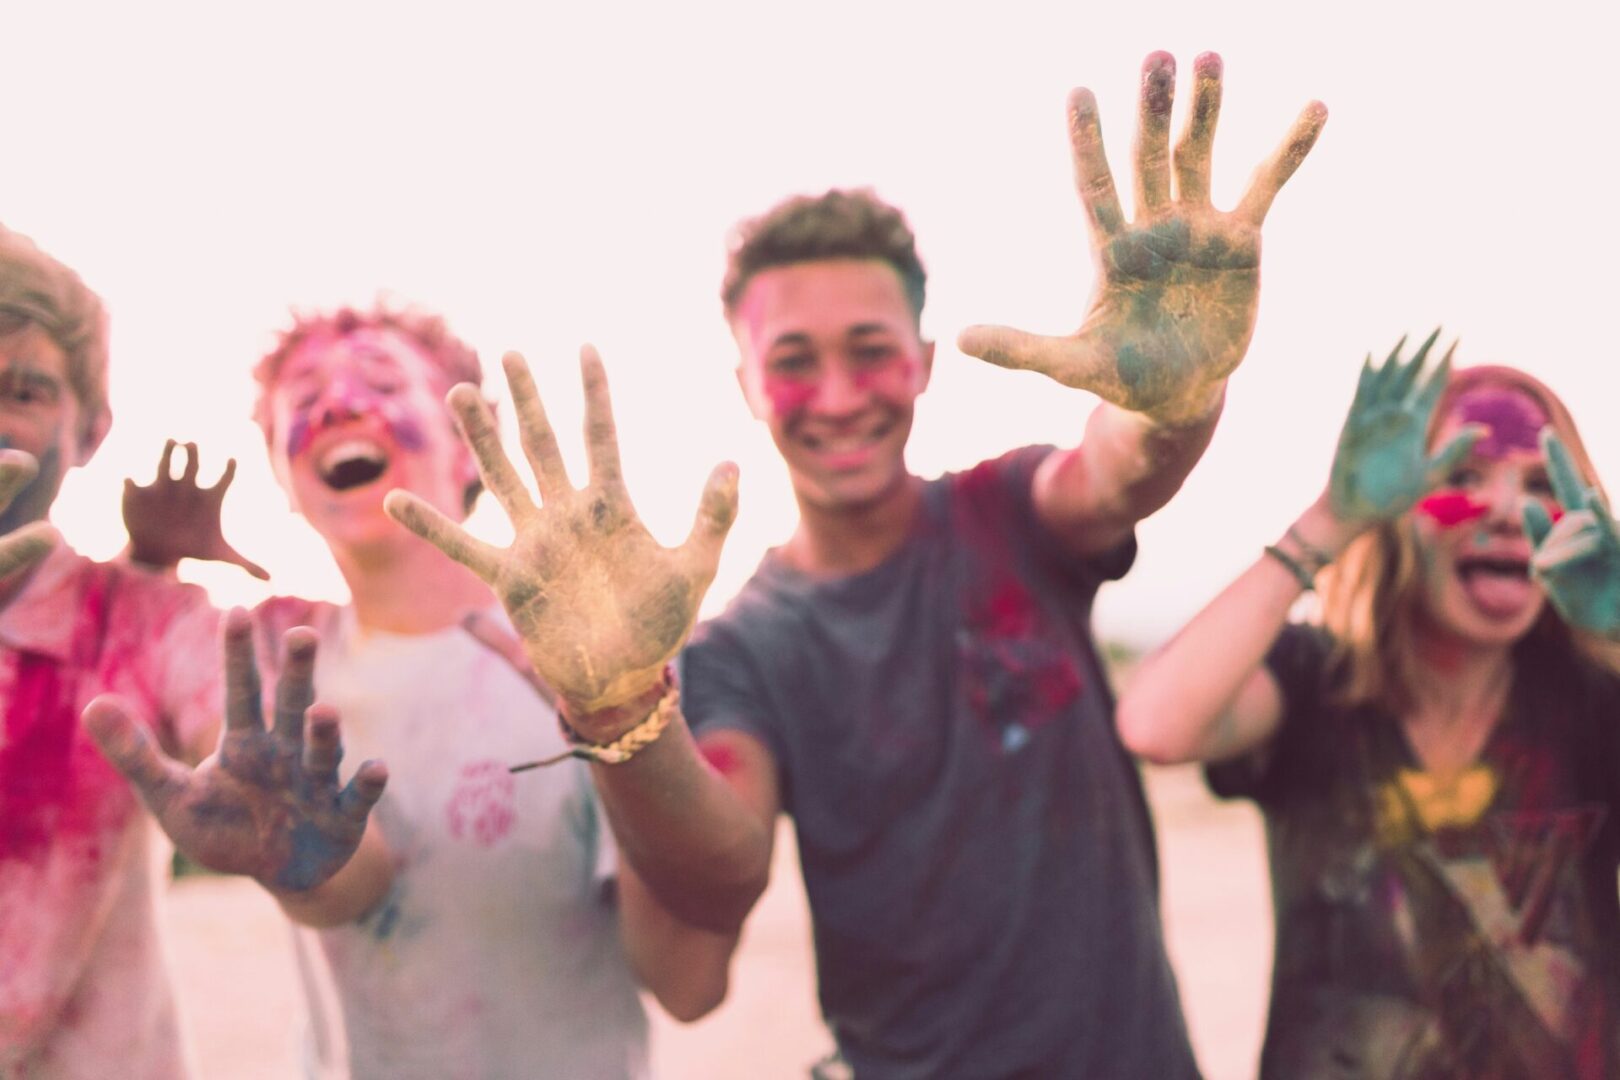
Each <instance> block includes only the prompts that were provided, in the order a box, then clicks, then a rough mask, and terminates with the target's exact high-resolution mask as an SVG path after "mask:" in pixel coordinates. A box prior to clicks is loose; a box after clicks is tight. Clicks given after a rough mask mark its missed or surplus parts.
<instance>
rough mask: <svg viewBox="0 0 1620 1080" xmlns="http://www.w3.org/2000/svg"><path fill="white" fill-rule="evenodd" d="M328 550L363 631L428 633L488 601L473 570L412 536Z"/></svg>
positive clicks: (459, 619)
mask: <svg viewBox="0 0 1620 1080" xmlns="http://www.w3.org/2000/svg"><path fill="white" fill-rule="evenodd" d="M332 555H333V557H334V558H336V559H337V563H338V569H339V570H340V571H342V573H343V580H344V581H345V582H347V583H348V586H349V593H350V595H351V596H352V597H353V604H354V613H355V619H356V621H357V622H358V623H359V624H360V627H361V628H362V629H364V630H380V631H384V632H386V633H391V634H430V633H433V632H434V631H437V630H443V629H444V628H446V627H449V626H454V625H456V624H457V623H459V622H460V621H461V619H462V618H463V617H464V616H465V615H466V614H467V613H468V612H469V611H474V610H476V609H478V608H482V607H487V606H488V605H489V604H490V603H491V602H492V600H493V597H492V596H491V595H490V591H489V587H488V586H486V585H485V584H484V583H483V582H482V581H480V580H479V579H478V577H477V576H476V575H474V574H473V572H472V571H470V570H468V569H467V568H466V567H464V566H462V565H461V564H460V563H457V562H453V561H452V560H450V559H448V558H446V557H445V556H444V555H443V554H442V553H441V552H439V551H438V549H436V548H434V547H432V546H431V545H429V544H427V543H425V542H423V541H421V540H418V539H416V538H415V537H402V538H401V539H400V540H399V541H398V542H391V543H388V544H386V545H377V546H375V547H369V548H367V549H365V550H363V551H355V550H339V549H336V548H334V549H333V551H332Z"/></svg>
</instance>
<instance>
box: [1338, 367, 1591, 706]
mask: <svg viewBox="0 0 1620 1080" xmlns="http://www.w3.org/2000/svg"><path fill="white" fill-rule="evenodd" d="M1484 386H1499V387H1502V388H1504V389H1507V390H1513V391H1517V392H1519V393H1522V394H1524V395H1525V396H1526V397H1528V398H1530V399H1531V400H1532V401H1534V402H1536V404H1538V405H1540V406H1541V408H1542V410H1543V411H1544V412H1545V413H1546V415H1547V419H1548V423H1550V424H1551V425H1552V428H1553V430H1554V431H1555V432H1557V434H1558V437H1559V439H1560V440H1562V442H1563V444H1564V446H1565V448H1566V449H1568V450H1569V454H1570V457H1571V458H1572V459H1573V460H1574V462H1575V465H1576V467H1577V468H1578V469H1579V470H1580V473H1581V476H1582V478H1583V479H1584V480H1585V482H1586V483H1587V485H1588V486H1595V487H1598V488H1599V489H1600V490H1601V482H1600V481H1599V480H1598V477H1597V470H1596V469H1594V468H1593V466H1592V459H1591V457H1590V456H1589V455H1588V454H1587V452H1586V446H1585V444H1584V443H1582V442H1581V437H1580V433H1579V432H1577V431H1576V430H1575V421H1574V420H1573V419H1572V418H1571V417H1570V415H1569V410H1568V409H1567V408H1565V407H1564V403H1563V402H1562V401H1560V400H1559V399H1558V396H1557V395H1556V394H1554V393H1553V392H1552V391H1551V390H1549V389H1548V388H1547V387H1546V386H1545V385H1544V384H1543V383H1542V382H1541V381H1540V380H1539V379H1536V378H1534V377H1532V376H1530V375H1527V374H1525V373H1524V372H1522V371H1519V370H1518V369H1517V368H1511V367H1503V366H1499V365H1494V364H1490V365H1480V366H1477V367H1468V368H1462V369H1460V370H1458V371H1455V372H1453V373H1452V376H1451V379H1450V381H1449V383H1448V384H1447V385H1446V389H1445V391H1444V392H1443V393H1442V394H1441V396H1440V400H1439V403H1438V404H1437V405H1436V406H1435V410H1434V416H1433V418H1432V419H1431V420H1430V425H1429V442H1430V443H1431V444H1432V443H1433V441H1434V435H1435V432H1436V430H1438V428H1439V426H1440V424H1441V423H1442V422H1443V421H1444V418H1445V417H1446V415H1447V414H1448V413H1449V412H1450V411H1451V408H1452V407H1453V406H1454V405H1455V404H1456V401H1457V399H1458V398H1459V397H1460V396H1462V395H1463V394H1465V393H1467V392H1469V391H1471V390H1476V389H1479V388H1481V387H1484ZM1420 577H1421V566H1420V562H1419V556H1418V547H1417V537H1416V534H1415V532H1414V530H1413V527H1412V520H1411V514H1410V512H1408V513H1407V514H1403V515H1402V516H1401V517H1399V518H1397V519H1396V520H1394V521H1390V522H1385V523H1384V524H1382V525H1380V526H1378V527H1377V528H1375V529H1372V530H1370V531H1369V532H1367V533H1364V534H1363V535H1361V536H1359V537H1357V538H1356V540H1355V541H1354V542H1352V543H1351V544H1350V546H1349V547H1347V548H1346V549H1345V550H1344V552H1343V554H1341V555H1340V556H1339V558H1338V559H1337V560H1336V561H1335V562H1334V563H1333V565H1332V566H1330V567H1328V569H1327V570H1326V571H1324V572H1323V574H1322V578H1321V582H1320V593H1321V597H1322V622H1323V624H1324V625H1325V626H1326V628H1327V629H1328V631H1329V632H1330V633H1331V634H1332V635H1333V637H1334V638H1335V640H1336V641H1337V642H1338V652H1337V653H1336V655H1335V666H1336V671H1337V672H1338V674H1339V675H1340V676H1341V678H1340V679H1339V680H1338V681H1337V689H1336V692H1335V697H1336V700H1337V703H1338V704H1341V705H1344V706H1347V707H1348V706H1356V705H1374V706H1377V707H1379V708H1382V709H1385V710H1388V711H1390V712H1394V713H1397V714H1398V713H1401V712H1404V711H1406V710H1407V709H1409V708H1410V707H1411V705H1412V703H1413V700H1414V691H1415V687H1416V684H1417V680H1418V672H1417V667H1416V662H1415V659H1414V657H1415V655H1416V649H1415V645H1416V625H1417V616H1418V612H1419V608H1420V606H1421V604H1422V583H1421V580H1420ZM1527 644H1529V645H1544V646H1547V647H1551V648H1553V649H1556V650H1558V651H1559V652H1560V653H1563V654H1567V653H1568V652H1570V651H1573V652H1574V653H1576V654H1577V655H1578V656H1580V657H1581V658H1583V659H1585V660H1587V661H1588V662H1590V663H1593V664H1596V665H1598V666H1600V667H1603V668H1607V669H1608V670H1610V671H1613V672H1616V673H1620V648H1617V647H1616V646H1615V645H1614V644H1613V643H1611V642H1608V641H1606V640H1605V639H1603V638H1600V637H1598V636H1597V635H1595V634H1591V633H1588V632H1586V631H1582V630H1578V629H1576V628H1574V627H1571V626H1569V625H1568V624H1567V623H1565V622H1564V620H1563V619H1562V618H1561V617H1560V616H1559V615H1558V613H1557V611H1555V610H1554V609H1553V607H1552V605H1551V604H1548V605H1547V606H1546V608H1545V609H1544V610H1543V611H1542V614H1541V617H1540V618H1539V619H1537V620H1536V623H1535V625H1534V626H1533V627H1531V628H1530V631H1529V632H1528V633H1527V634H1525V636H1524V637H1523V638H1521V639H1520V640H1519V641H1518V642H1516V643H1515V645H1514V652H1515V654H1517V653H1518V652H1519V650H1520V649H1521V647H1523V646H1525V645H1527Z"/></svg>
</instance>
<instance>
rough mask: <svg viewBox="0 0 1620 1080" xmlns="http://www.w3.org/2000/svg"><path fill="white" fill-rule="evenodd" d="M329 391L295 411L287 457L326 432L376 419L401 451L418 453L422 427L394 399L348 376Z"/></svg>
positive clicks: (288, 438) (289, 432) (300, 450)
mask: <svg viewBox="0 0 1620 1080" xmlns="http://www.w3.org/2000/svg"><path fill="white" fill-rule="evenodd" d="M333 381H334V384H335V385H334V386H333V387H332V389H331V390H330V391H329V392H327V393H325V394H323V395H322V396H321V397H320V398H318V399H317V400H315V401H313V402H311V403H310V404H309V405H308V406H302V407H300V408H298V409H297V410H296V411H294V413H293V415H292V418H291V419H290V420H289V421H288V424H287V457H288V459H289V460H290V459H294V458H296V457H298V455H300V454H302V453H303V452H304V451H306V450H308V449H309V448H310V445H311V444H312V443H313V442H314V441H315V439H316V438H317V437H318V436H320V435H322V434H324V433H325V432H326V431H327V430H328V429H330V428H332V427H335V426H337V425H339V424H343V423H346V422H348V421H351V420H354V419H357V418H360V417H366V416H375V417H377V418H378V419H379V420H381V421H382V423H383V427H384V429H385V430H386V431H387V432H388V435H389V437H390V438H392V439H393V441H394V443H395V445H397V446H398V447H399V448H400V449H401V450H407V451H411V450H420V449H422V447H423V446H425V445H426V443H427V440H426V439H425V438H424V437H423V435H422V427H421V424H420V423H419V422H418V421H417V418H416V417H415V416H414V415H412V414H411V413H410V412H409V411H408V410H407V409H406V408H405V407H404V406H403V404H402V403H401V402H400V401H398V400H397V399H394V398H391V397H388V396H386V395H384V394H381V393H378V392H377V391H375V390H373V389H371V388H370V387H367V386H363V385H357V380H356V379H354V378H353V377H352V376H350V375H339V376H337V377H336V378H335V379H334V380H333Z"/></svg>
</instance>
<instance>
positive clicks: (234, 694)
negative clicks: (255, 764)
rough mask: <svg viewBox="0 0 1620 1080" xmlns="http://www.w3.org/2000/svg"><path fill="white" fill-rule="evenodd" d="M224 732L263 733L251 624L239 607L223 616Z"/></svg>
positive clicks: (261, 703)
mask: <svg viewBox="0 0 1620 1080" xmlns="http://www.w3.org/2000/svg"><path fill="white" fill-rule="evenodd" d="M225 730H226V732H227V733H233V732H234V733H243V732H246V733H257V732H262V731H264V700H263V696H262V689H261V687H260V684H259V665H258V662H257V661H256V660H254V658H253V623H252V621H251V620H250V619H249V618H248V613H247V612H246V611H243V610H242V609H241V608H232V609H231V612H230V614H229V615H226V616H225Z"/></svg>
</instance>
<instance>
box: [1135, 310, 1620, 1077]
mask: <svg viewBox="0 0 1620 1080" xmlns="http://www.w3.org/2000/svg"><path fill="white" fill-rule="evenodd" d="M1436 333H1438V332H1436ZM1435 336H1436V335H1431V336H1430V338H1429V339H1428V341H1426V342H1424V344H1423V345H1422V347H1420V348H1419V349H1418V351H1417V353H1416V355H1415V356H1414V357H1413V358H1412V359H1411V360H1409V361H1407V360H1403V359H1402V358H1401V355H1400V347H1399V346H1397V347H1396V350H1395V352H1394V353H1392V354H1391V355H1390V357H1389V359H1388V360H1387V361H1386V362H1385V363H1384V364H1383V365H1382V366H1378V367H1375V366H1374V365H1373V364H1372V361H1371V358H1370V357H1369V359H1368V363H1367V365H1366V366H1365V367H1364V368H1363V370H1362V374H1361V380H1360V384H1359V386H1358V388H1357V391H1356V396H1355V400H1354V402H1353V403H1352V405H1351V407H1350V412H1349V416H1348V417H1347V419H1346V421H1345V425H1344V429H1343V432H1342V433H1341V435H1340V438H1339V446H1338V451H1337V453H1336V455H1335V457H1334V461H1333V466H1332V471H1331V476H1330V479H1329V482H1328V485H1327V488H1326V490H1325V491H1324V492H1323V493H1322V495H1321V497H1320V498H1318V499H1317V500H1316V501H1315V502H1314V503H1313V504H1312V505H1311V506H1310V507H1309V508H1307V509H1306V511H1305V512H1304V513H1303V514H1302V515H1301V516H1300V517H1299V518H1298V520H1297V521H1295V523H1294V524H1293V525H1291V526H1290V527H1289V528H1288V530H1287V531H1286V532H1285V534H1284V535H1283V536H1282V537H1281V538H1280V539H1278V541H1277V542H1276V543H1275V544H1273V545H1270V546H1268V547H1266V548H1265V549H1264V552H1263V554H1262V555H1261V556H1260V558H1259V559H1258V560H1257V561H1256V562H1255V564H1254V565H1253V566H1251V567H1250V568H1249V569H1248V570H1247V571H1245V572H1244V573H1243V574H1242V575H1241V576H1240V577H1238V578H1237V580H1235V581H1234V582H1232V583H1231V584H1230V585H1229V586H1227V588H1226V589H1225V590H1224V591H1223V592H1222V593H1221V594H1220V595H1219V596H1217V597H1216V598H1215V599H1214V600H1213V601H1211V603H1210V604H1209V606H1207V607H1206V608H1205V609H1204V610H1203V611H1201V612H1200V613H1199V614H1198V615H1197V616H1195V617H1194V618H1193V620H1192V622H1190V623H1189V624H1188V625H1187V626H1186V627H1185V628H1184V629H1183V630H1182V631H1181V632H1180V633H1179V634H1178V635H1177V636H1176V637H1175V638H1174V639H1173V640H1171V641H1170V642H1169V643H1168V644H1167V645H1165V646H1164V647H1162V648H1161V649H1160V650H1159V651H1158V652H1156V653H1155V654H1153V655H1152V656H1150V657H1149V658H1148V659H1147V660H1146V661H1144V662H1143V664H1142V666H1141V667H1140V668H1139V669H1138V671H1137V672H1136V675H1135V676H1134V678H1133V679H1132V681H1131V684H1130V686H1129V687H1128V689H1127V691H1126V693H1125V695H1124V697H1123V699H1122V700H1121V702H1120V705H1119V711H1118V722H1119V725H1120V734H1121V737H1122V738H1123V739H1124V741H1125V744H1126V745H1127V746H1128V747H1130V748H1131V749H1132V750H1133V751H1134V752H1136V753H1137V754H1139V755H1141V756H1143V757H1145V758H1147V759H1149V760H1152V761H1156V762H1161V763H1171V762H1185V761H1204V762H1209V763H1211V764H1210V766H1209V768H1208V776H1209V780H1210V783H1211V786H1212V787H1213V788H1214V789H1215V790H1216V792H1217V793H1218V794H1221V795H1223V796H1227V797H1234V796H1245V797H1248V798H1252V799H1254V800H1255V801H1256V802H1257V803H1258V804H1259V806H1260V808H1261V810H1262V812H1263V813H1264V815H1265V820H1266V833H1267V842H1268V847H1269V851H1270V859H1271V876H1272V894H1273V903H1274V915H1275V919H1276V953H1275V963H1274V969H1273V975H1272V995H1271V1008H1270V1017H1269V1022H1268V1027H1267V1034H1266V1041H1265V1049H1264V1052H1263V1055H1262V1060H1261V1074H1262V1076H1265V1077H1288V1078H1296V1077H1305V1078H1310V1077H1329V1076H1331V1077H1358V1078H1359V1077H1368V1078H1373V1077H1389V1078H1395V1077H1400V1078H1418V1077H1474V1078H1486V1077H1489V1078H1503V1080H1506V1078H1512V1077H1523V1078H1541V1077H1553V1076H1557V1077H1576V1078H1581V1080H1586V1078H1599V1077H1614V1076H1620V890H1617V886H1616V874H1617V870H1620V663H1617V660H1616V657H1617V655H1620V652H1617V648H1616V642H1617V641H1620V536H1617V534H1616V530H1615V524H1614V522H1613V520H1612V519H1611V517H1610V515H1609V511H1608V506H1607V503H1606V501H1605V499H1604V497H1603V495H1602V492H1601V489H1600V487H1599V485H1598V482H1597V478H1596V475H1595V473H1594V471H1593V469H1592V465H1591V461H1590V459H1589V458H1588V457H1587V455H1586V452H1585V449H1584V448H1583V447H1582V445H1581V441H1580V437H1579V435H1578V434H1577V432H1576V430H1575V426H1574V424H1573V422H1572V421H1571V419H1570V416H1569V413H1568V410H1567V409H1565V408H1564V406H1563V404H1562V403H1561V402H1560V401H1559V400H1558V398H1557V397H1556V396H1554V395H1553V393H1552V392H1551V391H1550V390H1548V389H1547V388H1546V387H1545V386H1543V385H1542V384H1541V383H1540V382H1538V381H1537V380H1535V379H1533V378H1531V377H1530V376H1528V375H1526V374H1525V373H1523V372H1521V371H1517V370H1514V369H1512V368H1506V367H1476V368H1469V369H1464V370H1461V371H1459V372H1457V373H1456V375H1455V376H1451V375H1450V359H1451V354H1450V353H1447V355H1446V356H1445V358H1444V359H1442V360H1441V361H1440V363H1439V364H1438V365H1436V366H1435V367H1434V368H1433V370H1432V371H1431V372H1429V373H1427V377H1425V370H1424V362H1425V359H1426V357H1427V355H1428V353H1429V351H1430V349H1431V347H1432V346H1433V344H1434V341H1435ZM1319 573H1320V576H1321V600H1322V603H1321V614H1322V619H1321V625H1307V624H1302V623H1292V624H1291V623H1290V622H1289V618H1288V616H1289V612H1290V610H1291V609H1292V608H1293V606H1294V603H1295V601H1296V600H1297V599H1298V598H1299V596H1300V594H1301V592H1302V591H1304V590H1309V589H1311V588H1313V587H1314V586H1315V585H1316V584H1317V578H1318V575H1319Z"/></svg>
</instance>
